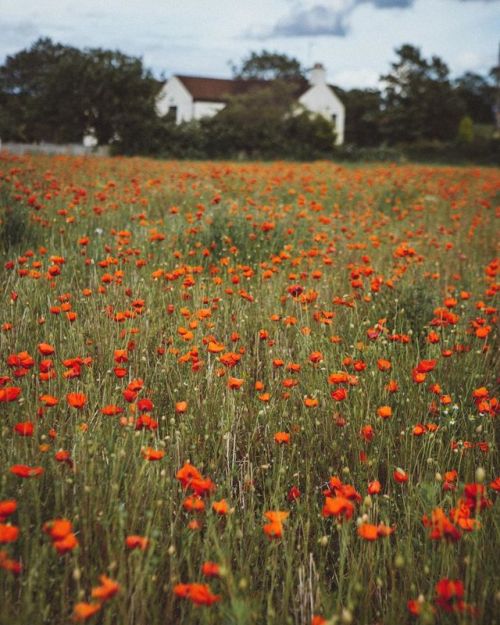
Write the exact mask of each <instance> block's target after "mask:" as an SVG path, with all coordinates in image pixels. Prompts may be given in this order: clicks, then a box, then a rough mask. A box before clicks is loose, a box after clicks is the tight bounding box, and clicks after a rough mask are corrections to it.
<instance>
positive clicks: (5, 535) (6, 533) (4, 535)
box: [0, 523, 19, 545]
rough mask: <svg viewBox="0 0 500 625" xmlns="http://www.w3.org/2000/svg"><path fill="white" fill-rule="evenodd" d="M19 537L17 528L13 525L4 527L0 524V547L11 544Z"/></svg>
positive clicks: (4, 525)
mask: <svg viewBox="0 0 500 625" xmlns="http://www.w3.org/2000/svg"><path fill="white" fill-rule="evenodd" d="M18 537H19V528H18V527H16V526H15V525H6V524H5V523H0V545H2V544H5V543H13V542H15V541H16V540H17V539H18Z"/></svg>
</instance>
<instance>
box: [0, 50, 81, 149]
mask: <svg viewBox="0 0 500 625" xmlns="http://www.w3.org/2000/svg"><path fill="white" fill-rule="evenodd" d="M84 67H85V57H84V55H83V54H82V53H81V52H80V51H79V50H77V49H76V48H73V47H70V46H63V45H61V44H55V43H52V41H51V40H50V39H46V38H44V39H39V40H38V41H37V42H35V43H34V44H33V45H32V46H31V47H30V48H29V49H27V50H22V51H21V52H18V53H17V54H15V55H13V56H8V57H7V59H6V61H5V64H4V65H3V66H1V67H0V99H1V100H0V101H1V102H2V110H3V114H2V119H1V120H0V124H2V125H1V126H0V132H1V133H2V137H3V138H4V139H13V140H18V141H50V142H54V143H64V142H73V141H80V140H81V139H82V137H83V134H84V132H85V114H84V110H83V107H82V102H81V95H82V94H81V88H80V78H81V75H82V72H83V71H84ZM2 122H3V123H2Z"/></svg>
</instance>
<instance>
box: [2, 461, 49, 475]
mask: <svg viewBox="0 0 500 625" xmlns="http://www.w3.org/2000/svg"><path fill="white" fill-rule="evenodd" d="M9 471H10V472H11V473H12V474H13V475H17V477H24V478H28V477H38V476H39V475H42V473H43V471H44V469H43V468H42V467H30V466H28V465H27V464H14V465H12V466H11V467H10V469H9Z"/></svg>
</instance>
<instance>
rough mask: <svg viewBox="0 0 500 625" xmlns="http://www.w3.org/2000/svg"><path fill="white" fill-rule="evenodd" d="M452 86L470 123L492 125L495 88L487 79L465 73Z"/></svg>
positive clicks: (471, 73)
mask: <svg viewBox="0 0 500 625" xmlns="http://www.w3.org/2000/svg"><path fill="white" fill-rule="evenodd" d="M454 86H455V91H456V93H457V94H458V96H459V97H460V99H461V100H462V102H463V103H464V106H465V111H466V113H467V115H469V116H470V117H471V119H472V121H474V122H476V123H477V124H492V123H493V121H494V119H493V107H494V103H495V87H494V86H493V85H492V84H491V82H490V81H489V80H488V79H487V78H484V77H483V76H480V75H479V74H475V73H473V72H466V73H465V74H463V75H462V76H460V77H459V78H457V79H456V80H455V82H454Z"/></svg>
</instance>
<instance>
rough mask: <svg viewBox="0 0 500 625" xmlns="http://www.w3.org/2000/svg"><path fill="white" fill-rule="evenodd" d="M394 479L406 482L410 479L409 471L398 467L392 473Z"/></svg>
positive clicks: (400, 482)
mask: <svg viewBox="0 0 500 625" xmlns="http://www.w3.org/2000/svg"><path fill="white" fill-rule="evenodd" d="M392 476H393V478H394V480H395V481H396V482H398V483H399V484H405V483H406V482H407V481H408V473H406V471H403V469H399V468H397V469H396V470H395V471H394V473H393V474H392Z"/></svg>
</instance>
